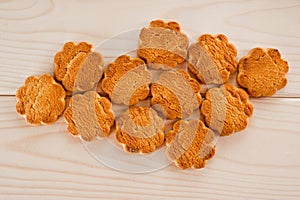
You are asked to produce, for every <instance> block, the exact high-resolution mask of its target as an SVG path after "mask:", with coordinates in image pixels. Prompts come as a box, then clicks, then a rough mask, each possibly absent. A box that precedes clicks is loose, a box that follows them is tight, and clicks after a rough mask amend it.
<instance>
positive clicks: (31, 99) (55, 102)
mask: <svg viewBox="0 0 300 200" xmlns="http://www.w3.org/2000/svg"><path fill="white" fill-rule="evenodd" d="M65 97H66V92H65V90H64V89H63V87H62V86H61V85H60V84H59V83H56V81H55V80H54V78H53V77H52V76H51V75H50V74H43V75H42V76H40V77H37V76H30V77H28V78H27V79H26V81H25V84H24V86H22V87H20V88H19V89H18V90H17V92H16V98H17V104H16V110H17V113H19V114H20V115H22V116H25V118H26V121H27V122H28V123H29V124H32V125H38V124H52V123H54V122H55V121H56V120H57V118H58V117H59V116H60V115H61V114H62V113H63V111H64V109H65V104H66V103H65Z"/></svg>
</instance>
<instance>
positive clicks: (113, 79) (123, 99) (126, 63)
mask: <svg viewBox="0 0 300 200" xmlns="http://www.w3.org/2000/svg"><path fill="white" fill-rule="evenodd" d="M151 80H152V76H151V73H150V72H149V71H148V70H147V69H146V64H145V62H144V61H143V60H142V59H140V58H131V57H130V56H127V55H122V56H119V57H118V58H116V59H115V61H114V62H112V63H110V64H108V65H107V66H106V68H105V70H104V79H103V80H102V83H101V86H102V90H103V91H104V92H105V93H107V94H108V95H109V97H110V98H111V100H112V102H113V103H116V104H125V105H134V104H136V103H138V101H140V100H143V99H145V98H147V97H148V95H149V92H150V88H149V85H150V83H151Z"/></svg>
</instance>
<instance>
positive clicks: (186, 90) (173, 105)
mask: <svg viewBox="0 0 300 200" xmlns="http://www.w3.org/2000/svg"><path fill="white" fill-rule="evenodd" d="M151 94H152V99H151V104H152V105H154V106H153V107H154V108H155V109H157V110H159V111H161V112H163V113H164V115H165V116H166V117H167V118H168V119H175V118H184V117H187V116H189V115H190V114H191V113H192V112H193V111H194V110H196V109H198V108H199V106H200V104H201V100H202V98H201V95H200V84H199V83H198V81H197V80H195V79H193V78H191V77H190V76H189V74H188V73H187V72H186V71H183V70H177V71H165V72H163V73H162V74H161V75H160V77H159V79H158V80H157V81H156V82H155V83H153V84H152V85H151Z"/></svg>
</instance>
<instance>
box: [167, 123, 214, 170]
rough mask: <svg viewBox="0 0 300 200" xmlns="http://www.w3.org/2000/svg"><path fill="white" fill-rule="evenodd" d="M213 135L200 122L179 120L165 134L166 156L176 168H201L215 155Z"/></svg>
mask: <svg viewBox="0 0 300 200" xmlns="http://www.w3.org/2000/svg"><path fill="white" fill-rule="evenodd" d="M213 141H214V133H213V131H212V130H210V129H208V128H207V127H206V126H205V125H204V124H203V122H202V121H200V120H190V121H185V120H179V121H177V122H175V123H174V125H173V129H172V130H170V131H168V132H167V134H166V144H167V149H166V154H167V156H168V158H169V159H170V160H171V161H173V162H175V164H176V165H177V167H179V168H182V169H186V168H202V167H204V166H205V163H206V161H207V160H208V159H210V158H211V157H213V155H214V154H215V146H214V143H213Z"/></svg>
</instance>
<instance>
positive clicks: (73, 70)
mask: <svg viewBox="0 0 300 200" xmlns="http://www.w3.org/2000/svg"><path fill="white" fill-rule="evenodd" d="M54 65H55V67H54V77H55V79H56V80H58V81H60V82H61V83H62V85H63V86H64V88H65V89H66V90H67V91H70V92H74V91H81V92H83V91H88V90H91V89H93V88H94V87H95V85H96V84H97V83H98V81H99V79H100V77H101V75H102V65H103V57H102V55H101V54H100V53H97V52H92V45H91V44H88V43H86V42H80V43H79V44H78V45H77V44H75V43H74V42H68V43H66V44H65V45H64V46H63V49H62V51H60V52H58V53H57V54H56V55H55V57H54Z"/></svg>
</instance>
